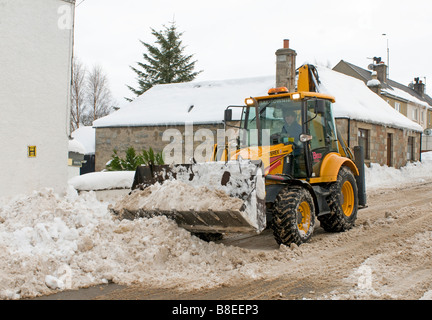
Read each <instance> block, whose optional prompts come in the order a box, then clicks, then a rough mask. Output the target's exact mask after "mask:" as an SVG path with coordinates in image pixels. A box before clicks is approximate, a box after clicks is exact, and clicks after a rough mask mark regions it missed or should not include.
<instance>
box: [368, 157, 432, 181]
mask: <svg viewBox="0 0 432 320" xmlns="http://www.w3.org/2000/svg"><path fill="white" fill-rule="evenodd" d="M429 154H430V153H427V154H424V156H423V155H422V157H424V159H423V161H422V162H415V163H408V164H407V165H406V166H405V167H403V168H401V169H395V168H393V167H387V166H380V165H379V164H376V163H372V164H371V165H370V168H366V170H365V179H366V188H367V190H373V189H376V188H385V187H395V186H400V185H401V184H406V183H423V182H425V178H428V177H430V173H431V172H432V161H430V160H429V158H430V155H429Z"/></svg>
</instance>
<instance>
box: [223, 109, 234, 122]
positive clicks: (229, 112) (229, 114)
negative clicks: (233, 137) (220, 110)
mask: <svg viewBox="0 0 432 320" xmlns="http://www.w3.org/2000/svg"><path fill="white" fill-rule="evenodd" d="M224 121H225V122H227V121H232V109H225V113H224Z"/></svg>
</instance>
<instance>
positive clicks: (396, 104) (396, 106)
mask: <svg viewBox="0 0 432 320" xmlns="http://www.w3.org/2000/svg"><path fill="white" fill-rule="evenodd" d="M395 109H396V111H398V112H400V111H401V108H400V103H399V102H395Z"/></svg>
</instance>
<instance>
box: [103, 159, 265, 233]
mask: <svg viewBox="0 0 432 320" xmlns="http://www.w3.org/2000/svg"><path fill="white" fill-rule="evenodd" d="M111 210H112V211H113V212H114V213H115V214H117V215H119V216H120V217H121V218H127V219H135V218H139V217H154V216H158V215H164V216H167V217H169V218H171V219H173V220H175V221H176V222H177V224H178V225H179V226H180V227H182V228H185V229H187V230H189V231H191V232H196V233H201V232H203V233H225V232H227V233H231V232H240V233H251V232H252V233H259V232H261V231H262V230H264V228H265V227H266V206H265V180H264V177H263V175H262V170H261V162H252V161H243V160H242V161H229V162H206V163H197V164H181V165H171V166H169V165H157V166H140V167H138V168H137V170H136V173H135V178H134V182H133V185H132V191H131V192H130V194H129V195H127V196H125V197H124V198H123V199H121V200H120V201H119V202H118V203H116V205H115V206H114V207H112V208H111Z"/></svg>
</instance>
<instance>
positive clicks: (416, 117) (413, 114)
mask: <svg viewBox="0 0 432 320" xmlns="http://www.w3.org/2000/svg"><path fill="white" fill-rule="evenodd" d="M412 118H413V120H415V121H418V109H417V108H415V109H413V110H412Z"/></svg>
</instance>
